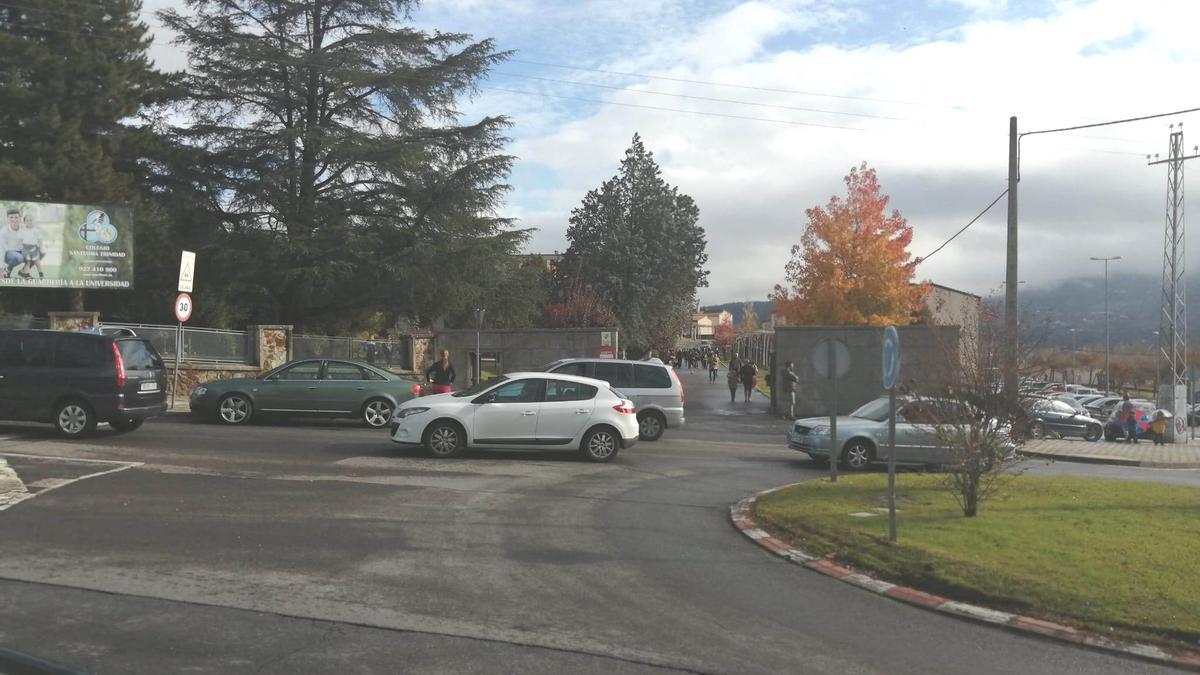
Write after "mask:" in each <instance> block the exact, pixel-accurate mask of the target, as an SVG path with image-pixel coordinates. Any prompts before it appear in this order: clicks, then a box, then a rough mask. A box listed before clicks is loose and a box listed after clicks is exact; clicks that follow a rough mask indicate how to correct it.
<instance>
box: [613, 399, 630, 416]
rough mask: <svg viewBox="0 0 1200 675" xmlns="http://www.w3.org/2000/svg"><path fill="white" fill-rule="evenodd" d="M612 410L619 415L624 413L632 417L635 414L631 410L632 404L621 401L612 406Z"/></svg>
mask: <svg viewBox="0 0 1200 675" xmlns="http://www.w3.org/2000/svg"><path fill="white" fill-rule="evenodd" d="M613 410H616V411H617V412H619V413H625V414H626V415H632V414H633V413H634V412H635V411H634V409H633V403H632V402H630V401H621V402H620V403H618V404H616V405H614V406H613Z"/></svg>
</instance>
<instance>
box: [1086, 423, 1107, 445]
mask: <svg viewBox="0 0 1200 675" xmlns="http://www.w3.org/2000/svg"><path fill="white" fill-rule="evenodd" d="M1103 434H1104V430H1102V429H1101V428H1100V425H1099V424H1089V425H1088V428H1087V431H1085V432H1083V440H1085V441H1089V442H1094V441H1098V440H1100V436H1101V435H1103Z"/></svg>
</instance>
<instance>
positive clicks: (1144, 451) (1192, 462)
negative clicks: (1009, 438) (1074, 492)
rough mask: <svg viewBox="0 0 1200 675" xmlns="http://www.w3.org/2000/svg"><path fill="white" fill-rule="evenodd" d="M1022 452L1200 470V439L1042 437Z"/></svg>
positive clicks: (1069, 460) (1035, 455)
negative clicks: (1159, 442) (1175, 441)
mask: <svg viewBox="0 0 1200 675" xmlns="http://www.w3.org/2000/svg"><path fill="white" fill-rule="evenodd" d="M1021 452H1022V453H1024V454H1026V455H1030V456H1033V457H1041V458H1045V459H1055V460H1059V461H1065V462H1092V463H1096V464H1117V465H1120V466H1140V467H1149V468H1157V469H1200V438H1198V439H1191V440H1189V441H1188V442H1187V444H1183V443H1180V444H1168V445H1158V446H1156V445H1154V443H1153V442H1151V441H1141V442H1138V443H1120V442H1117V443H1113V442H1109V441H1096V442H1094V443H1092V442H1088V441H1085V440H1083V439H1079V438H1062V439H1043V440H1040V441H1028V442H1027V443H1025V445H1023V446H1021Z"/></svg>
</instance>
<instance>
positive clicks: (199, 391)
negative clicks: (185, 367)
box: [192, 387, 208, 398]
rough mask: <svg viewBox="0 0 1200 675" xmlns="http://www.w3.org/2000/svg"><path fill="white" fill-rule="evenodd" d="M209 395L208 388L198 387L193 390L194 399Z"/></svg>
mask: <svg viewBox="0 0 1200 675" xmlns="http://www.w3.org/2000/svg"><path fill="white" fill-rule="evenodd" d="M207 393H208V387H196V388H195V389H193V390H192V398H199V397H200V396H203V395H205V394H207Z"/></svg>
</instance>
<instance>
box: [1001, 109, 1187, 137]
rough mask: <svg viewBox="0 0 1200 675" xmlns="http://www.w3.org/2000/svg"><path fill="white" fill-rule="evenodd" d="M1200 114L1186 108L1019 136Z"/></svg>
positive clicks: (1029, 132)
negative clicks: (1186, 114)
mask: <svg viewBox="0 0 1200 675" xmlns="http://www.w3.org/2000/svg"><path fill="white" fill-rule="evenodd" d="M1193 112H1200V108H1188V109H1187V110H1176V111H1175V112H1167V113H1157V114H1154V115H1143V116H1141V117H1127V118H1125V119H1121V120H1112V121H1109V122H1096V123H1095V124H1080V125H1078V126H1074V127H1061V128H1058V129H1039V130H1037V131H1026V132H1025V133H1023V134H1019V135H1020V136H1034V135H1037V134H1053V133H1058V132H1060V131H1075V130H1076V129H1092V128H1094V127H1108V126H1112V125H1114V124H1128V123H1129V122H1141V121H1142V120H1152V119H1156V118H1159V117H1171V116H1172V115H1183V114H1185V113H1193Z"/></svg>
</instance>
